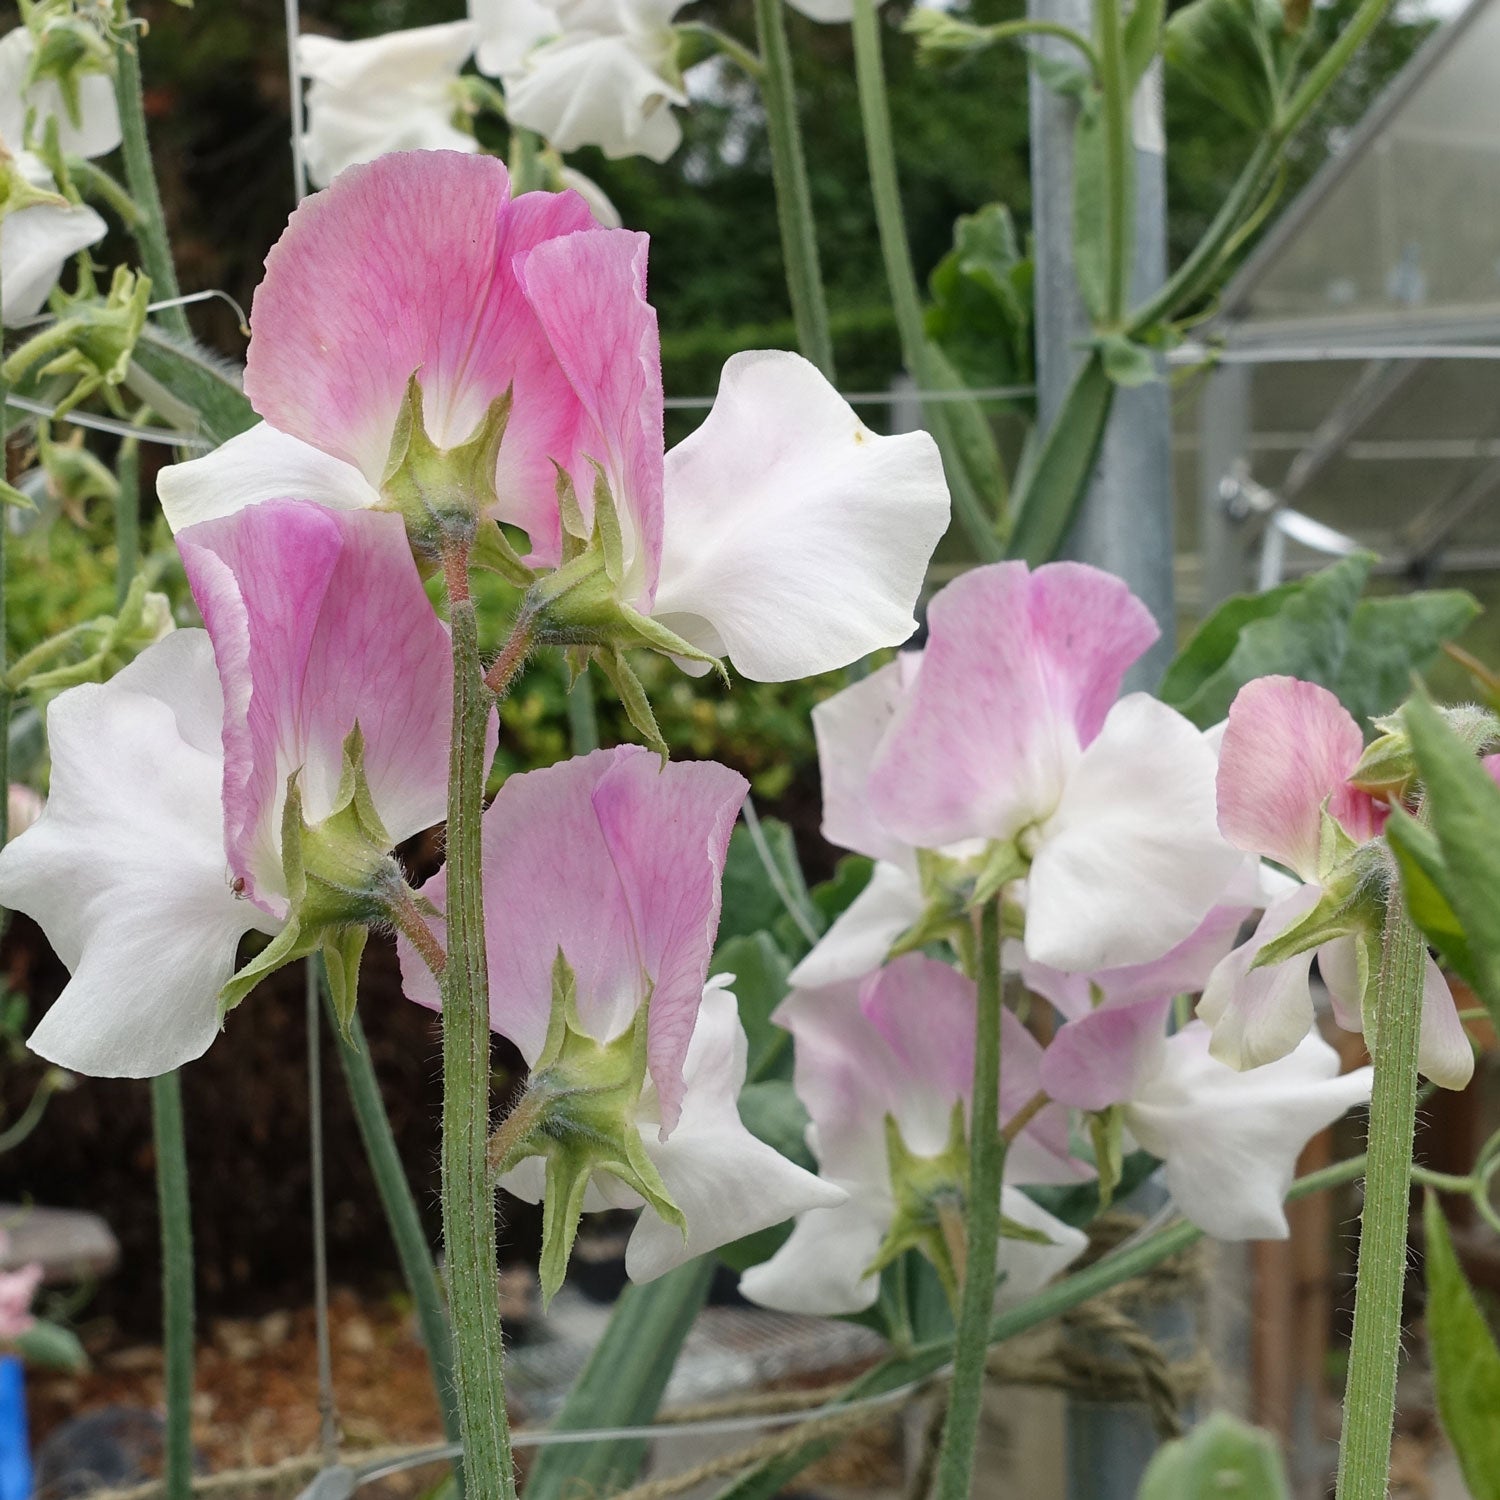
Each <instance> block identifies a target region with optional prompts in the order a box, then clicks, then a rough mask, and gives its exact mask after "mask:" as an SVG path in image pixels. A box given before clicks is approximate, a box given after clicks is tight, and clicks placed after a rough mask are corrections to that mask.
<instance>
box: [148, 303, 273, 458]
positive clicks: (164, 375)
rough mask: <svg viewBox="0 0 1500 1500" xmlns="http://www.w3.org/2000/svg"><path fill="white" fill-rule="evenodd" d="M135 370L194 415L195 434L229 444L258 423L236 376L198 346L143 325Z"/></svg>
mask: <svg viewBox="0 0 1500 1500" xmlns="http://www.w3.org/2000/svg"><path fill="white" fill-rule="evenodd" d="M135 364H136V365H138V366H139V367H140V369H141V370H143V371H144V372H145V374H146V376H147V377H148V379H149V380H151V381H154V382H155V383H156V384H157V385H159V386H162V387H164V388H165V389H166V390H167V391H168V392H170V393H171V395H172V396H173V397H174V398H175V399H176V400H177V401H178V402H180V403H181V404H182V406H184V407H186V408H188V409H189V410H190V411H191V412H193V413H195V414H196V416H197V428H198V432H199V434H200V435H201V436H203V437H206V438H211V439H212V440H213V441H214V442H215V443H225V442H228V441H229V439H230V438H232V437H234V436H235V435H236V434H238V433H241V432H245V431H246V430H248V429H249V428H251V427H254V426H255V424H256V423H257V422H258V421H259V420H260V418H259V417H257V416H256V415H255V410H254V408H253V407H252V406H251V405H250V402H249V401H248V400H247V399H246V396H245V393H244V391H243V390H241V389H240V375H239V371H238V370H237V369H236V368H235V367H234V366H233V365H231V364H229V363H227V362H226V361H225V360H222V359H220V358H219V357H218V355H216V354H212V353H210V352H209V351H208V350H207V349H205V348H203V346H202V345H201V344H197V343H194V342H193V341H191V340H183V339H178V338H174V337H173V335H171V334H169V333H166V332H165V331H163V330H162V329H161V328H159V327H157V326H156V325H155V324H153V323H147V325H146V327H145V328H144V329H143V330H142V332H141V337H140V339H139V340H138V342H137V343H136V346H135Z"/></svg>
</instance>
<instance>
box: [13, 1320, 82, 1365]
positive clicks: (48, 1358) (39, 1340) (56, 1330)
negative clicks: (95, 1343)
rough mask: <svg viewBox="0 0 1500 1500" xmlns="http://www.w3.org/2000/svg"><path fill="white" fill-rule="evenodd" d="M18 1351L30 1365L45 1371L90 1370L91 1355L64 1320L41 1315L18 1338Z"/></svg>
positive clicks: (16, 1342)
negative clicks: (46, 1318)
mask: <svg viewBox="0 0 1500 1500" xmlns="http://www.w3.org/2000/svg"><path fill="white" fill-rule="evenodd" d="M14 1347H15V1351H16V1353H17V1354H19V1355H20V1356H21V1358H22V1359H23V1360H25V1361H26V1363H27V1364H28V1365H35V1366H37V1367H38V1368H39V1369H43V1370H86V1369H87V1368H88V1363H89V1357H88V1355H87V1354H85V1353H84V1352H83V1345H82V1344H81V1343H79V1342H78V1335H77V1334H76V1333H74V1332H73V1330H72V1329H71V1328H64V1327H63V1326H62V1325H61V1324H60V1323H47V1322H44V1321H43V1320H42V1319H40V1318H38V1319H37V1321H36V1322H35V1323H33V1324H32V1325H31V1327H30V1328H28V1329H27V1330H26V1332H25V1333H23V1334H22V1335H21V1336H20V1338H18V1339H16V1340H15V1344H14Z"/></svg>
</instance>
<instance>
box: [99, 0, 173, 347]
mask: <svg viewBox="0 0 1500 1500" xmlns="http://www.w3.org/2000/svg"><path fill="white" fill-rule="evenodd" d="M116 20H117V23H118V26H119V35H120V43H119V46H118V47H116V49H115V96H116V99H117V100H118V102H119V107H120V136H121V149H122V153H123V155H124V158H125V188H126V191H127V192H128V193H129V194H130V197H131V200H132V202H133V203H134V204H135V206H136V208H137V209H138V210H139V212H140V218H139V221H138V222H137V223H135V224H134V225H132V226H131V227H132V228H133V229H134V231H135V241H136V244H137V246H138V247H139V248H140V252H141V267H142V269H143V270H144V271H145V273H146V275H147V276H149V277H150V278H151V292H152V299H153V300H154V301H157V302H164V301H167V300H168V299H170V298H172V297H175V296H177V295H178V292H179V288H178V285H177V271H176V269H175V267H174V266H173V264H172V245H171V242H170V240H169V239H168V238H167V218H166V214H165V213H164V212H163V210H162V206H161V193H160V192H159V191H158V190H157V186H156V168H155V166H154V165H153V163H152V161H151V143H150V141H149V140H148V139H147V137H146V104H145V94H144V90H143V89H142V87H141V54H140V46H139V43H140V31H139V29H138V28H137V27H136V26H134V25H133V24H132V23H131V20H130V8H129V6H128V5H126V4H125V0H120V5H119V9H118V13H117V16H116ZM157 317H158V318H159V319H160V320H161V323H162V325H163V326H164V327H165V328H168V329H170V330H171V331H172V332H173V333H176V334H180V335H181V336H182V337H183V338H187V337H188V336H189V334H190V332H191V330H190V329H189V327H188V320H187V313H186V312H184V311H183V309H182V308H180V307H164V308H163V309H162V310H161V311H160V312H159V313H158V314H157Z"/></svg>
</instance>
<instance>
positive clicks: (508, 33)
mask: <svg viewBox="0 0 1500 1500" xmlns="http://www.w3.org/2000/svg"><path fill="white" fill-rule="evenodd" d="M469 15H470V17H471V18H472V19H473V21H474V24H475V25H476V26H477V27H478V28H479V49H478V51H477V52H476V53H475V61H476V62H477V63H478V64H479V71H480V72H481V73H488V74H489V75H490V77H491V78H499V77H501V76H502V75H508V74H512V73H515V72H517V71H518V70H519V69H520V68H521V66H522V65H523V64H524V63H525V61H526V55H527V54H528V53H529V52H530V51H531V49H532V48H533V47H535V46H536V45H537V43H539V42H542V41H545V40H546V39H547V38H548V37H549V36H553V35H555V34H556V33H557V32H558V30H559V29H560V26H561V23H560V22H559V21H558V18H557V12H556V11H555V10H554V9H553V8H552V7H551V6H550V5H547V4H545V3H544V0H469Z"/></svg>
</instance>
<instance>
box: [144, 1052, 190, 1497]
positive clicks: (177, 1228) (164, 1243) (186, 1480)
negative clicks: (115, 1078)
mask: <svg viewBox="0 0 1500 1500" xmlns="http://www.w3.org/2000/svg"><path fill="white" fill-rule="evenodd" d="M151 1124H152V1128H153V1130H154V1132H155V1136H156V1198H157V1204H158V1206H159V1209H160V1213H161V1289H162V1343H163V1345H164V1346H165V1350H164V1352H165V1355H166V1384H167V1436H166V1455H165V1467H164V1473H163V1478H164V1480H165V1500H189V1497H190V1496H191V1495H192V1493H193V1227H192V1220H191V1218H190V1216H189V1205H188V1169H187V1142H186V1139H185V1137H184V1135H183V1129H182V1080H181V1078H180V1077H179V1076H178V1074H177V1073H176V1072H171V1073H163V1074H161V1075H160V1076H159V1077H157V1078H153V1079H152V1080H151Z"/></svg>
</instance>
